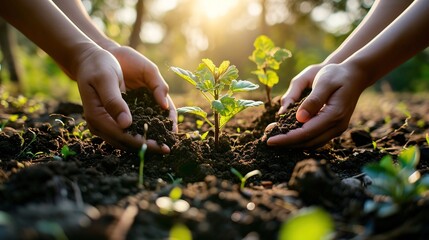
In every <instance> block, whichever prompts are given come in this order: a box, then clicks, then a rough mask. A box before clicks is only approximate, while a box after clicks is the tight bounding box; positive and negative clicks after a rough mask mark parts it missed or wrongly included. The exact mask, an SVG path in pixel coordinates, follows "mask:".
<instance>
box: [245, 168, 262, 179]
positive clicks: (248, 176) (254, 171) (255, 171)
mask: <svg viewBox="0 0 429 240" xmlns="http://www.w3.org/2000/svg"><path fill="white" fill-rule="evenodd" d="M255 175H260V176H261V175H262V173H261V171H259V170H253V171H250V172H248V173H247V174H246V175H244V177H243V178H244V180H245V181H246V180H247V179H249V178H250V177H253V176H255Z"/></svg>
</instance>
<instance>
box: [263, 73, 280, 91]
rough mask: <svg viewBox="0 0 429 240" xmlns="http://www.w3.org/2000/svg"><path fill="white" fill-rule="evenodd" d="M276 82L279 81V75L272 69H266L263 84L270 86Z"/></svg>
mask: <svg viewBox="0 0 429 240" xmlns="http://www.w3.org/2000/svg"><path fill="white" fill-rule="evenodd" d="M278 82H279V76H278V75H277V73H276V72H274V71H272V70H268V71H267V82H266V83H265V85H267V86H268V87H270V88H272V87H273V86H274V85H276V84H277V83H278Z"/></svg>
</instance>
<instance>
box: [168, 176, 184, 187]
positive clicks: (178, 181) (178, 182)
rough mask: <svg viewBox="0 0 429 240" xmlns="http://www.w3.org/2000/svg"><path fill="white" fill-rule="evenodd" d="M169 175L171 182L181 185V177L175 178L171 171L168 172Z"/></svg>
mask: <svg viewBox="0 0 429 240" xmlns="http://www.w3.org/2000/svg"><path fill="white" fill-rule="evenodd" d="M167 175H168V176H169V177H170V179H171V184H173V185H174V186H176V185H179V184H180V183H181V182H182V179H181V178H174V177H173V175H171V174H170V173H167Z"/></svg>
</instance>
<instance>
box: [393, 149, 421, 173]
mask: <svg viewBox="0 0 429 240" xmlns="http://www.w3.org/2000/svg"><path fill="white" fill-rule="evenodd" d="M419 160H420V151H419V149H418V148H417V147H415V146H412V147H409V148H408V149H405V150H403V151H402V152H401V153H400V154H399V156H398V161H399V164H400V166H401V167H403V168H405V167H406V168H413V169H414V168H415V167H417V164H418V163H419Z"/></svg>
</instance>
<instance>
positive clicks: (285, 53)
mask: <svg viewBox="0 0 429 240" xmlns="http://www.w3.org/2000/svg"><path fill="white" fill-rule="evenodd" d="M273 57H274V59H275V60H276V61H277V62H280V63H281V62H283V61H284V60H286V59H287V58H290V57H292V53H291V52H290V51H289V50H287V49H284V48H277V49H276V50H275V52H274V55H273Z"/></svg>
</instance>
